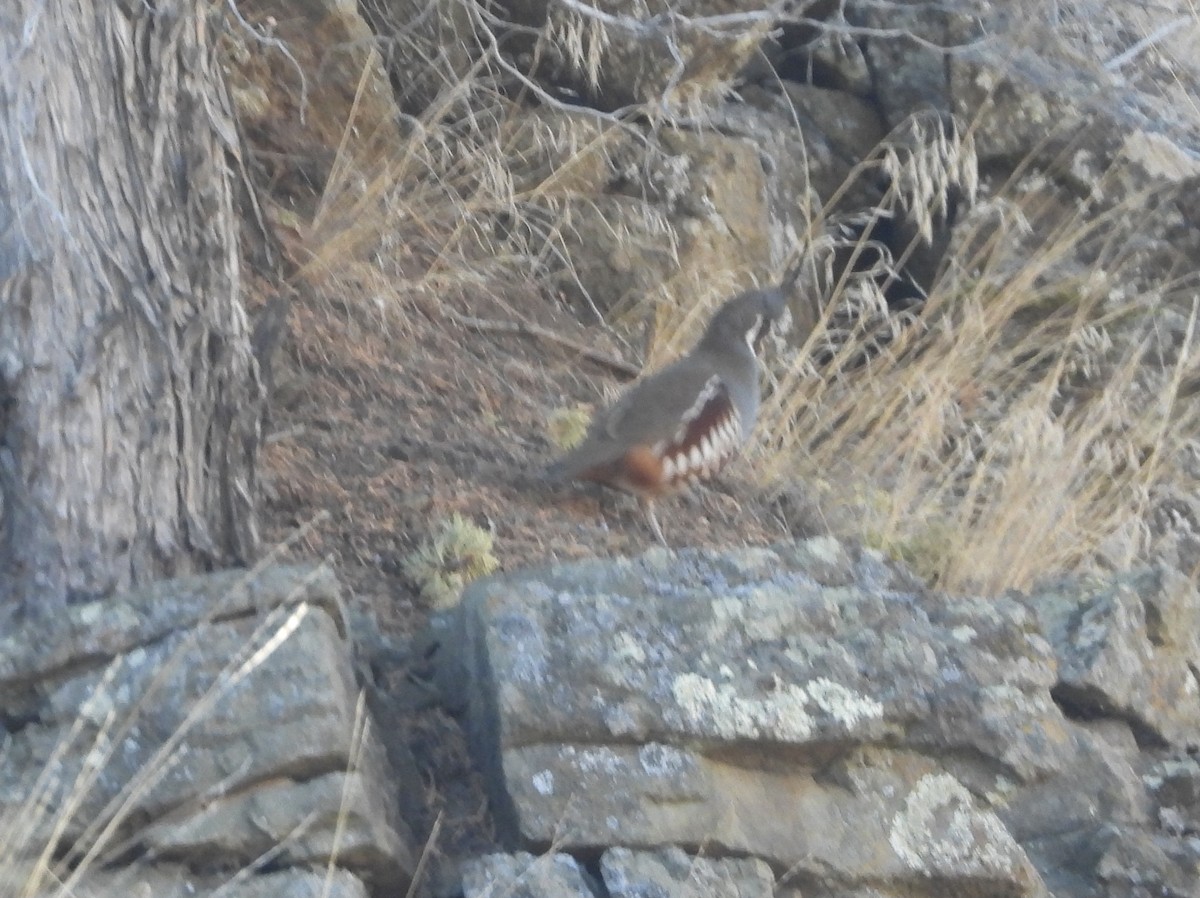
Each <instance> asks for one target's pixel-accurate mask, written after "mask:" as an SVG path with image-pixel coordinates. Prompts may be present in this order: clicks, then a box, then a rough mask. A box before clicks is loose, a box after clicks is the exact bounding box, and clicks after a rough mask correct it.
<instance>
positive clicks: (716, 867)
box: [600, 848, 775, 898]
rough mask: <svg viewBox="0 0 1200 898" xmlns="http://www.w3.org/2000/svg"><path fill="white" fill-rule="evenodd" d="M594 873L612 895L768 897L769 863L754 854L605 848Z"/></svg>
mask: <svg viewBox="0 0 1200 898" xmlns="http://www.w3.org/2000/svg"><path fill="white" fill-rule="evenodd" d="M600 873H601V876H603V877H604V886H605V888H606V889H608V894H609V895H611V896H612V898H772V896H773V895H774V894H775V877H774V876H773V875H772V873H771V868H770V867H769V866H767V865H766V864H765V863H763V862H762V861H760V860H755V859H754V858H709V857H692V856H690V855H688V854H686V853H685V852H684V851H683V849H681V848H664V849H662V850H660V851H630V850H629V849H628V848H610V849H609V850H608V851H606V852H604V854H603V855H602V856H601V858H600Z"/></svg>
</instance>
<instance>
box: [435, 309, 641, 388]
mask: <svg viewBox="0 0 1200 898" xmlns="http://www.w3.org/2000/svg"><path fill="white" fill-rule="evenodd" d="M442 314H445V315H446V316H447V317H448V318H450V320H452V321H455V322H457V323H458V324H461V325H462V326H463V327H469V328H471V329H472V330H477V331H482V332H484V333H497V334H519V335H520V336H522V337H532V338H533V339H535V340H544V341H546V342H547V343H554V344H557V345H558V346H563V347H565V348H567V349H570V350H571V351H572V352H577V353H579V354H580V355H581V356H583V357H584V358H585V359H587V360H588V361H589V362H594V363H595V364H597V365H599V366H601V367H602V368H607V369H608V370H609V371H612V372H614V373H615V374H619V375H621V376H622V377H627V378H630V379H632V378H635V377H637V376H638V375H639V374H641V373H642V369H641V368H640V367H638V366H637V365H631V364H630V363H629V362H626V361H625V360H624V359H618V358H615V357H613V356H611V355H608V354H607V353H604V352H600V350H598V349H592V347H590V346H585V345H584V344H582V343H579V342H578V341H576V340H572V339H571V338H570V337H564V336H563V335H562V334H556V333H555V332H554V331H552V330H548V329H547V328H544V327H539V326H538V325H536V324H529V323H528V322H526V321H497V320H495V319H492V318H475V317H474V316H471V315H460V314H459V313H458V312H455V311H453V310H444V311H443V313H442Z"/></svg>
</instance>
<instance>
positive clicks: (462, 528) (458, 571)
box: [404, 512, 500, 608]
mask: <svg viewBox="0 0 1200 898" xmlns="http://www.w3.org/2000/svg"><path fill="white" fill-rule="evenodd" d="M499 565H500V562H499V561H498V560H497V559H496V556H495V555H493V554H492V535H491V534H490V533H489V532H488V531H486V530H484V529H483V528H482V527H478V526H476V525H475V524H474V523H473V522H471V521H469V520H467V519H466V518H464V517H463V516H462V515H460V514H458V513H457V512H456V513H455V514H454V515H453V516H451V517H450V518H449V519H448V520H446V521H443V522H442V524H441V526H440V527H439V528H438V529H437V531H436V532H435V533H433V534H432V535H431V536H430V537H427V538H426V540H425V541H424V542H423V543H422V544H421V547H420V548H419V549H417V551H416V552H413V553H412V554H411V555H409V556H408V558H407V559H405V563H404V572H405V573H406V574H407V575H408V576H409V577H410V578H411V579H412V580H413V582H415V583H416V584H417V588H418V589H419V590H420V592H421V595H422V596H423V597H424V598H426V599H428V600H429V602H430V604H432V605H433V607H434V608H449V607H452V606H453V605H455V604H457V602H458V600H459V598H460V596H461V595H462V591H463V587H465V586H466V585H467V584H468V583H470V582H471V581H472V580H475V579H477V578H479V577H483V576H486V575H487V574H490V573H492V572H493V571H494V570H496V568H497V567H499Z"/></svg>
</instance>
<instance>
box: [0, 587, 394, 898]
mask: <svg viewBox="0 0 1200 898" xmlns="http://www.w3.org/2000/svg"><path fill="white" fill-rule="evenodd" d="M246 578H247V575H246V574H244V573H243V574H232V575H214V576H213V577H211V578H208V580H207V581H206V580H204V578H189V579H187V580H184V581H176V582H174V583H170V582H167V583H161V584H158V585H156V586H155V587H154V588H153V589H152V590H148V591H146V592H144V593H138V594H135V595H132V596H126V597H123V598H122V597H117V598H114V599H113V600H112V602H111V607H112V613H111V615H110V614H107V613H105V612H104V610H103V609H101V608H96V609H92V608H91V607H90V606H85V607H83V608H82V609H73V610H72V612H71V613H69V614H67V615H65V616H63V617H61V618H60V619H59V620H58V625H59V626H60V627H61V633H60V634H59V635H58V636H57V637H55V636H54V635H53V634H47V633H44V632H43V633H41V634H40V635H42V636H46V637H47V638H49V639H50V641H49V642H47V643H46V645H48V646H53V647H54V650H53V651H51V652H47V653H46V655H47V656H48V657H47V658H45V659H42V660H41V661H40V663H36V664H34V663H31V662H33V661H34V660H35V659H32V658H25V657H22V653H21V652H20V650H19V649H18V650H17V651H14V653H13V654H12V655H10V656H9V657H8V658H7V659H6V661H7V662H8V666H7V669H6V671H5V673H6V675H7V677H8V679H7V680H6V681H4V684H3V689H4V690H5V691H4V692H3V693H0V708H2V709H3V710H4V711H5V714H6V716H7V717H8V719H10V720H14V719H15V720H20V721H21V724H20V725H18V726H16V727H13V728H12V731H11V732H10V734H9V742H8V745H7V752H6V755H5V763H4V764H3V765H0V818H3V819H15V818H18V817H19V819H21V820H22V826H21V827H20V828H19V829H18V830H17V832H16V835H17V838H16V839H15V840H13V841H10V842H9V843H8V845H7V849H6V850H7V852H8V854H9V855H12V856H16V857H20V856H22V855H33V854H37V853H40V852H42V851H43V850H45V846H46V845H47V844H49V843H50V841H51V840H54V843H55V844H57V845H58V846H59V850H60V851H62V850H66V848H67V847H69V846H70V845H72V843H76V842H79V843H80V844H81V845H83V846H85V847H87V846H90V845H91V844H92V842H93V840H95V839H97V838H98V837H99V838H100V845H99V847H98V850H100V851H105V850H112V847H113V846H116V845H118V844H121V843H124V844H126V845H140V846H142V847H146V848H156V849H161V850H162V851H163V852H164V854H166V855H167V856H169V857H170V858H172V859H177V860H179V861H181V862H182V863H185V864H187V865H188V866H193V867H195V868H197V869H207V868H209V867H211V866H213V865H214V863H216V861H215V860H214V858H220V859H221V861H222V862H223V863H228V864H233V865H237V864H243V863H247V862H249V861H251V860H253V859H255V858H257V857H259V856H260V855H262V854H264V853H266V852H268V851H275V850H278V851H279V852H280V854H281V856H283V857H285V858H289V859H293V860H295V861H297V862H302V863H305V864H308V863H316V864H320V865H323V864H325V863H326V862H328V861H329V860H330V858H333V857H337V859H338V862H339V863H343V864H344V865H345V866H347V867H349V868H350V869H352V870H353V871H354V872H355V873H356V874H358V875H360V876H362V877H363V878H366V879H370V880H372V881H373V882H376V883H379V884H393V885H401V884H403V883H404V882H406V881H407V879H408V877H409V875H410V874H411V871H412V869H413V858H414V855H413V853H412V850H411V848H410V836H409V833H408V831H407V829H406V827H405V826H404V824H403V823H402V822H401V821H400V820H399V819H398V812H397V801H396V789H395V788H394V787H393V786H392V785H391V783H390V780H391V777H390V775H389V774H388V773H387V772H386V771H387V768H386V763H385V760H384V758H383V753H382V750H381V748H380V746H379V744H378V741H377V739H376V738H375V736H374V735H373V733H372V732H371V730H370V727H369V726H365V727H364V731H363V735H362V738H361V740H356V735H355V734H356V729H357V728H358V726H359V725H360V723H363V722H362V721H360V720H359V718H358V686H357V684H356V683H355V680H354V676H353V672H352V670H351V666H350V651H349V646H348V644H347V643H346V641H345V639H344V637H343V634H342V633H340V632H339V628H338V625H337V624H336V623H335V621H334V619H333V618H331V617H330V616H329V614H327V613H326V611H325V610H323V609H322V608H321V607H320V606H319V605H318V604H314V603H310V602H309V601H299V600H300V599H304V598H305V597H307V599H309V600H315V601H322V600H323V599H331V598H333V597H335V596H336V583H334V582H333V580H332V578H331V577H330V576H329V575H328V573H327V572H326V573H322V572H319V571H311V570H310V571H307V572H305V571H300V570H295V569H285V570H276V571H271V570H268V571H265V572H263V574H262V575H261V576H260V577H256V578H250V579H251V580H253V581H254V582H253V585H252V586H251V587H250V588H249V589H247V590H243V591H238V590H236V589H232V588H231V587H232V586H233V585H234V584H236V583H237V582H238V581H239V580H245V579H246ZM297 602H298V603H297ZM256 607H257V608H258V609H259V610H257V611H256V610H255V609H256ZM272 608H274V610H273V611H272V610H271V609H272ZM171 610H174V611H175V612H176V616H175V617H174V618H171V617H170V616H169V613H170V611H171ZM93 612H94V613H93ZM88 621H90V622H92V624H93V626H92V627H91V628H90V630H89V629H87V628H86V627H85V626H84V624H85V623H86V622H88ZM38 626H39V627H42V626H43V625H42V624H39V625H38ZM73 640H74V642H73ZM110 652H111V653H112V655H111V657H109V656H108V653H110ZM35 674H36V675H38V676H40V677H41V679H39V680H34V679H33V677H34V675H35ZM347 771H350V772H349V773H347ZM343 786H344V787H345V789H343V788H342V787H343ZM344 799H348V802H347V803H346V804H345V805H344V804H343V801H344ZM281 846H282V847H281ZM81 850H82V849H81Z"/></svg>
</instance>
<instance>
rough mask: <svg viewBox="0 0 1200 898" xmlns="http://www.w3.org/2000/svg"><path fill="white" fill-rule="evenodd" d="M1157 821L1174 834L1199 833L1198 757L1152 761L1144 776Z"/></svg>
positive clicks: (1199, 783)
mask: <svg viewBox="0 0 1200 898" xmlns="http://www.w3.org/2000/svg"><path fill="white" fill-rule="evenodd" d="M1146 781H1147V784H1148V785H1149V787H1150V791H1151V794H1152V795H1153V796H1154V801H1155V804H1156V805H1157V806H1158V823H1159V825H1160V826H1161V827H1162V828H1163V829H1164V830H1166V831H1167V832H1171V833H1174V834H1176V835H1189V836H1200V760H1197V759H1196V758H1194V757H1190V756H1184V757H1181V758H1171V759H1168V760H1164V761H1160V762H1159V763H1157V764H1155V765H1154V766H1153V767H1152V768H1151V770H1150V771H1149V773H1148V774H1147V776H1146Z"/></svg>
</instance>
